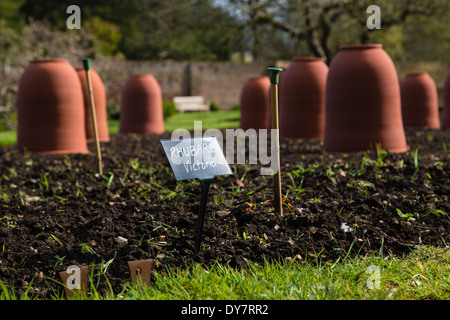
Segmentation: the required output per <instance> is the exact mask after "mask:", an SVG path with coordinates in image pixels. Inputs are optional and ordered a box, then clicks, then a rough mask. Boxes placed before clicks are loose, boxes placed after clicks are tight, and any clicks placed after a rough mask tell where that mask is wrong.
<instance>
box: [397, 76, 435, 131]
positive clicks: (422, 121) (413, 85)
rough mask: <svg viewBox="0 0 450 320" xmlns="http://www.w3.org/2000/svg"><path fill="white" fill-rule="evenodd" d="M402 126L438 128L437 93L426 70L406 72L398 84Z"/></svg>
mask: <svg viewBox="0 0 450 320" xmlns="http://www.w3.org/2000/svg"><path fill="white" fill-rule="evenodd" d="M400 93H401V99H402V118H403V126H404V127H405V128H406V127H409V128H417V129H438V128H439V127H440V123H439V109H438V107H439V106H438V94H437V88H436V84H435V82H434V80H433V79H432V78H431V77H430V75H429V74H428V73H426V72H413V73H408V74H407V75H406V76H405V77H404V78H403V80H402V82H401V84H400Z"/></svg>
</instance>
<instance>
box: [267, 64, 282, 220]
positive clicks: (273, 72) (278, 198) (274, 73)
mask: <svg viewBox="0 0 450 320" xmlns="http://www.w3.org/2000/svg"><path fill="white" fill-rule="evenodd" d="M268 70H270V83H271V88H270V90H271V91H270V92H271V97H272V101H271V106H272V130H276V137H275V143H276V146H275V150H276V152H277V155H276V156H277V158H278V170H277V172H276V173H275V175H274V177H273V179H274V185H275V210H276V211H277V212H278V214H280V215H281V216H282V215H283V198H282V195H281V172H280V171H281V165H280V135H279V131H278V80H279V72H280V71H283V69H280V68H268Z"/></svg>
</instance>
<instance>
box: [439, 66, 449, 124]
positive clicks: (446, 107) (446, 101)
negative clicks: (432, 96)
mask: <svg viewBox="0 0 450 320" xmlns="http://www.w3.org/2000/svg"><path fill="white" fill-rule="evenodd" d="M441 127H442V129H450V71H449V72H448V73H447V77H446V78H445V83H444V109H443V110H442V118H441Z"/></svg>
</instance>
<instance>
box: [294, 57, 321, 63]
mask: <svg viewBox="0 0 450 320" xmlns="http://www.w3.org/2000/svg"><path fill="white" fill-rule="evenodd" d="M292 61H301V62H316V61H324V60H323V58H320V57H293V58H292Z"/></svg>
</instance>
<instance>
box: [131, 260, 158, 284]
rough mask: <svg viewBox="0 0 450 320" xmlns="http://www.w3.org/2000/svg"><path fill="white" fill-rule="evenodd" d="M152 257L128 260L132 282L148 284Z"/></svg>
mask: <svg viewBox="0 0 450 320" xmlns="http://www.w3.org/2000/svg"><path fill="white" fill-rule="evenodd" d="M152 266H153V259H145V260H136V261H128V268H129V269H130V277H131V283H132V284H139V283H142V284H146V285H148V286H150V278H151V273H152Z"/></svg>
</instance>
